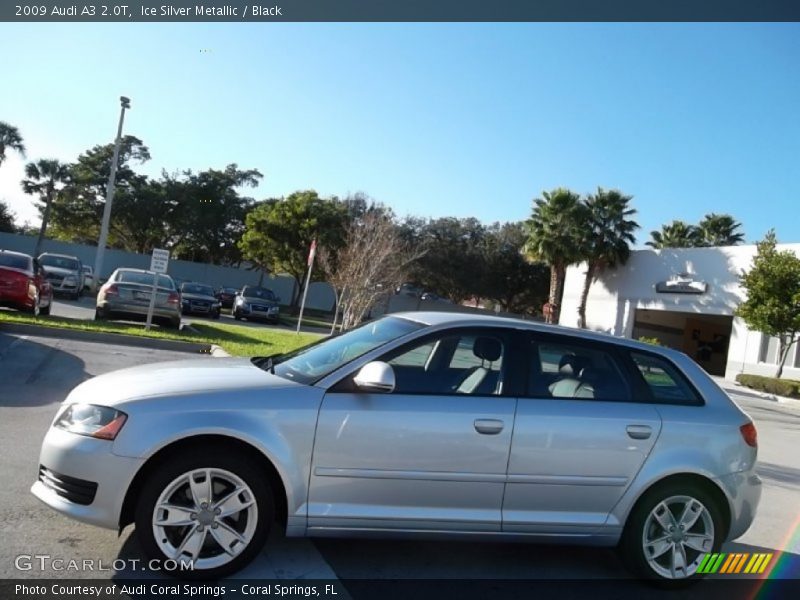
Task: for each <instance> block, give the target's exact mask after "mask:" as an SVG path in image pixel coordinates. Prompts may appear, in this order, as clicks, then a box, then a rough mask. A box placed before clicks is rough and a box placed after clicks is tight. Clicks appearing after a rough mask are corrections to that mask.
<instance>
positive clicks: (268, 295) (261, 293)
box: [242, 286, 275, 300]
mask: <svg viewBox="0 0 800 600" xmlns="http://www.w3.org/2000/svg"><path fill="white" fill-rule="evenodd" d="M242 296H246V297H248V298H261V299H263V300H275V294H273V293H272V290H269V289H267V288H262V287H251V286H246V287H245V288H244V289H243V290H242Z"/></svg>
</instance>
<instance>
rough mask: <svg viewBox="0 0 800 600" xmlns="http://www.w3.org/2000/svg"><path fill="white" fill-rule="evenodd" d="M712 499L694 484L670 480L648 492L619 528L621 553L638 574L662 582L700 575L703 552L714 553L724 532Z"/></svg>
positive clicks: (684, 580)
mask: <svg viewBox="0 0 800 600" xmlns="http://www.w3.org/2000/svg"><path fill="white" fill-rule="evenodd" d="M723 532H724V524H723V519H722V514H721V512H720V509H719V507H718V506H717V504H716V502H715V500H714V498H712V497H711V495H710V494H708V493H707V492H706V491H705V490H704V489H702V488H701V487H700V486H697V485H695V484H690V483H687V484H681V483H673V484H669V485H664V486H660V487H657V488H655V489H653V490H651V491H649V492H647V493H646V494H645V495H644V496H643V497H642V499H641V500H640V501H639V502H638V503H637V505H636V508H635V509H634V511H633V513H632V514H631V516H630V518H629V520H628V523H627V525H626V526H625V531H624V533H623V537H622V541H621V543H620V549H621V551H622V558H623V560H624V561H625V562H626V563H627V564H628V566H629V567H630V568H631V569H632V570H633V571H634V572H635V573H636V574H638V575H640V576H642V577H644V578H646V579H649V580H651V581H653V582H655V583H657V584H659V585H661V586H663V587H680V586H682V585H686V584H688V583H691V582H693V581H695V580H697V579H700V578H701V577H702V575H701V574H700V573H698V572H697V569H698V567H699V566H700V563H701V562H702V560H703V557H704V556H705V555H706V554H709V553H714V552H718V551H719V548H720V546H721V545H722V541H723V535H724V533H723Z"/></svg>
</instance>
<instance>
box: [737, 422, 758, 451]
mask: <svg viewBox="0 0 800 600" xmlns="http://www.w3.org/2000/svg"><path fill="white" fill-rule="evenodd" d="M739 431H741V432H742V437H743V438H744V443H745V444H747V445H748V446H750V447H752V448H758V431H756V426H755V425H754V424H753V423H752V422H751V423H745V424H744V425H742V426H741V427H739Z"/></svg>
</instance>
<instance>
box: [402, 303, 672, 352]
mask: <svg viewBox="0 0 800 600" xmlns="http://www.w3.org/2000/svg"><path fill="white" fill-rule="evenodd" d="M387 316H392V317H400V318H403V319H408V320H410V321H416V322H417V323H422V324H423V325H430V326H438V325H457V326H461V327H469V326H474V325H478V326H488V325H496V326H498V327H513V328H515V329H528V330H530V331H539V332H542V333H558V334H562V335H571V336H575V337H581V338H583V339H588V340H594V341H597V342H610V341H611V342H615V343H618V344H623V345H625V346H630V347H632V348H638V349H641V350H646V351H649V352H656V353H660V354H671V353H673V352H677V353H678V354H681V353H680V352H678V351H676V350H672V349H671V348H667V347H664V346H654V345H653V344H647V343H644V342H640V341H638V340H632V339H630V338H625V337H620V336H616V335H612V334H610V333H605V332H601V331H591V330H588V329H576V328H574V327H565V326H563V325H549V324H547V323H542V322H541V321H528V320H524V319H515V318H512V317H498V316H495V315H485V314H470V313H458V312H448V311H441V312H440V311H418V312H398V313H391V314H390V315H387Z"/></svg>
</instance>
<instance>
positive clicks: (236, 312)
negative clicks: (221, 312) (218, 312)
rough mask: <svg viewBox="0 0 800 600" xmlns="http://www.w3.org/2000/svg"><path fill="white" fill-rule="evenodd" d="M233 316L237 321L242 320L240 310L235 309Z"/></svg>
mask: <svg viewBox="0 0 800 600" xmlns="http://www.w3.org/2000/svg"><path fill="white" fill-rule="evenodd" d="M233 318H234V320H236V321H241V320H242V315H240V314H239V311H238V310H234V311H233Z"/></svg>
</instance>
